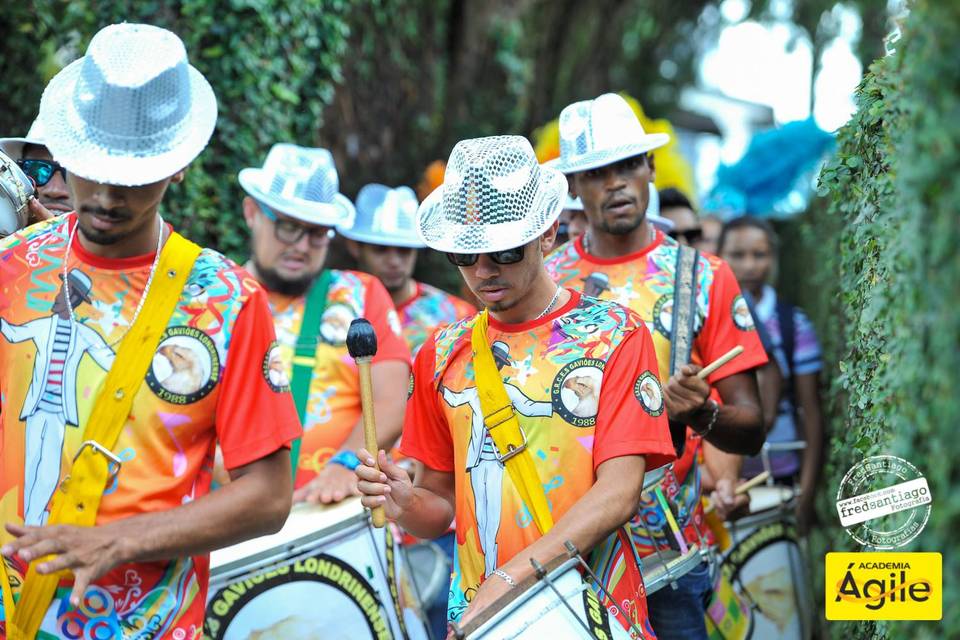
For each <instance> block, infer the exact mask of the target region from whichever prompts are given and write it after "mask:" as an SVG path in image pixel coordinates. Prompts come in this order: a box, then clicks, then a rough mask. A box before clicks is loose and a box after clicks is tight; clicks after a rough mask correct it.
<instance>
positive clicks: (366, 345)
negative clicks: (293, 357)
mask: <svg viewBox="0 0 960 640" xmlns="http://www.w3.org/2000/svg"><path fill="white" fill-rule="evenodd" d="M347 351H349V352H350V357H351V358H353V360H354V361H355V362H356V363H357V370H358V372H359V374H360V406H361V408H362V410H363V440H364V445H365V446H366V448H367V451H369V452H370V453H371V454H372V455H373V460H374V462H373V464H374V466H376V468H377V471H379V470H380V460H379V458H380V455H379V453H378V452H379V451H380V447H379V446H378V445H377V423H376V420H375V419H374V415H373V385H372V384H371V381H370V363H371V361H373V356H375V355H377V333H376V332H375V331H374V330H373V325H371V324H370V322H369V321H367V319H366V318H357V319H355V320H354V321H353V322H351V323H350V329H348V330H347ZM371 511H372V519H373V526H374V527H377V528H378V529H379V528H382V527H383V525H384V524H386V521H387V519H386V515H385V514H384V512H383V507H374V508H373V509H372V510H371Z"/></svg>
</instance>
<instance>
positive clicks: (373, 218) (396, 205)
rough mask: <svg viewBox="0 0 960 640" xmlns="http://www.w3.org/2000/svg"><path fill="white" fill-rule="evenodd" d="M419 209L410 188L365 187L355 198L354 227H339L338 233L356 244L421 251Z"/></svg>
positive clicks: (370, 185)
mask: <svg viewBox="0 0 960 640" xmlns="http://www.w3.org/2000/svg"><path fill="white" fill-rule="evenodd" d="M418 205H419V203H418V202H417V194H415V193H414V192H413V189H411V188H410V187H397V188H396V189H391V188H390V187H387V186H384V185H382V184H368V185H366V186H365V187H363V188H362V189H360V193H358V194H357V202H356V208H357V213H356V215H355V216H354V219H353V225H351V226H348V225H341V226H340V227H338V228H337V232H338V233H339V234H340V235H342V236H343V237H345V238H350V239H351V240H356V241H358V242H369V243H370V244H379V245H383V246H387V247H408V248H411V249H422V248H423V247H425V246H427V245H425V244H424V243H423V240H421V239H420V236H419V235H418V234H417V206H418Z"/></svg>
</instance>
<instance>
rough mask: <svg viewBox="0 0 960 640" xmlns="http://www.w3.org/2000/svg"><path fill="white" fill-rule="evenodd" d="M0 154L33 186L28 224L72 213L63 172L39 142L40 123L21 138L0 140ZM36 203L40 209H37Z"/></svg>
mask: <svg viewBox="0 0 960 640" xmlns="http://www.w3.org/2000/svg"><path fill="white" fill-rule="evenodd" d="M0 151H2V152H3V153H5V154H6V155H7V157H9V158H10V159H11V160H13V161H15V162H16V163H17V164H18V165H19V166H20V168H21V169H23V172H24V173H26V174H27V175H28V176H29V177H30V178H31V179H32V180H33V182H34V184H36V186H37V196H36V199H33V198H31V201H30V222H31V223H33V222H40V221H41V220H45V219H47V218H49V217H50V214H53V215H61V214H64V213H67V212H68V211H73V198H71V197H70V189H69V188H68V187H67V170H66V169H65V168H64V167H63V165H61V164H60V163H58V162H55V161H54V159H53V156H52V155H51V154H50V149H48V148H47V144H46V142H45V141H44V139H43V125H41V124H40V119H39V118H38V119H36V120H34V121H33V124H32V125H30V131H28V132H27V135H26V137H24V138H0ZM37 201H39V204H40V205H42V206H41V207H38V206H37Z"/></svg>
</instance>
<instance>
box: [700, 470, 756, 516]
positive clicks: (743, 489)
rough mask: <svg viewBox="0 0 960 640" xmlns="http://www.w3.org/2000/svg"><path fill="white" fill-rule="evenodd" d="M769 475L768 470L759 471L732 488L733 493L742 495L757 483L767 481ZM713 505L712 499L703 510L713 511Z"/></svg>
mask: <svg viewBox="0 0 960 640" xmlns="http://www.w3.org/2000/svg"><path fill="white" fill-rule="evenodd" d="M769 477H770V472H769V471H763V472H761V473H758V474H757V475H755V476H754V477H752V478H750V479H749V480H747V481H746V482H744V483H743V484H740V485H738V486H737V488H736V489H734V490H733V495H735V496H740V495H743V494H745V493H746V492H748V491H750V489H753V488H754V487H755V486H757V485H759V484H763V483H764V482H766V481H767V478H769ZM713 506H714V505H713V501H711V502H710V504H708V505H707V506H706V508H705V509H704V511H713Z"/></svg>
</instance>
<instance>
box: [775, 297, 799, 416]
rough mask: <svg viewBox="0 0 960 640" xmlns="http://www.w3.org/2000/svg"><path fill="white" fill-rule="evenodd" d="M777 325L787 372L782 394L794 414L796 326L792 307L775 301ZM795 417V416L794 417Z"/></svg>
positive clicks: (786, 303) (795, 406)
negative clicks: (788, 401)
mask: <svg viewBox="0 0 960 640" xmlns="http://www.w3.org/2000/svg"><path fill="white" fill-rule="evenodd" d="M776 314H777V324H779V325H780V347H781V348H782V349H783V356H784V358H785V359H786V361H787V371H785V372H784V373H785V375H784V378H785V382H786V384H785V385H784V389H783V393H784V395H785V396H787V399H788V400H790V403H791V405H792V406H793V411H794V413H796V410H797V402H796V375H795V373H794V369H795V368H796V367H795V366H794V349H795V348H796V345H797V335H796V334H797V325H796V323H795V322H794V306H793V305H792V304H790V303H789V302H786V301H781V300H777V306H776ZM794 417H796V416H794Z"/></svg>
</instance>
